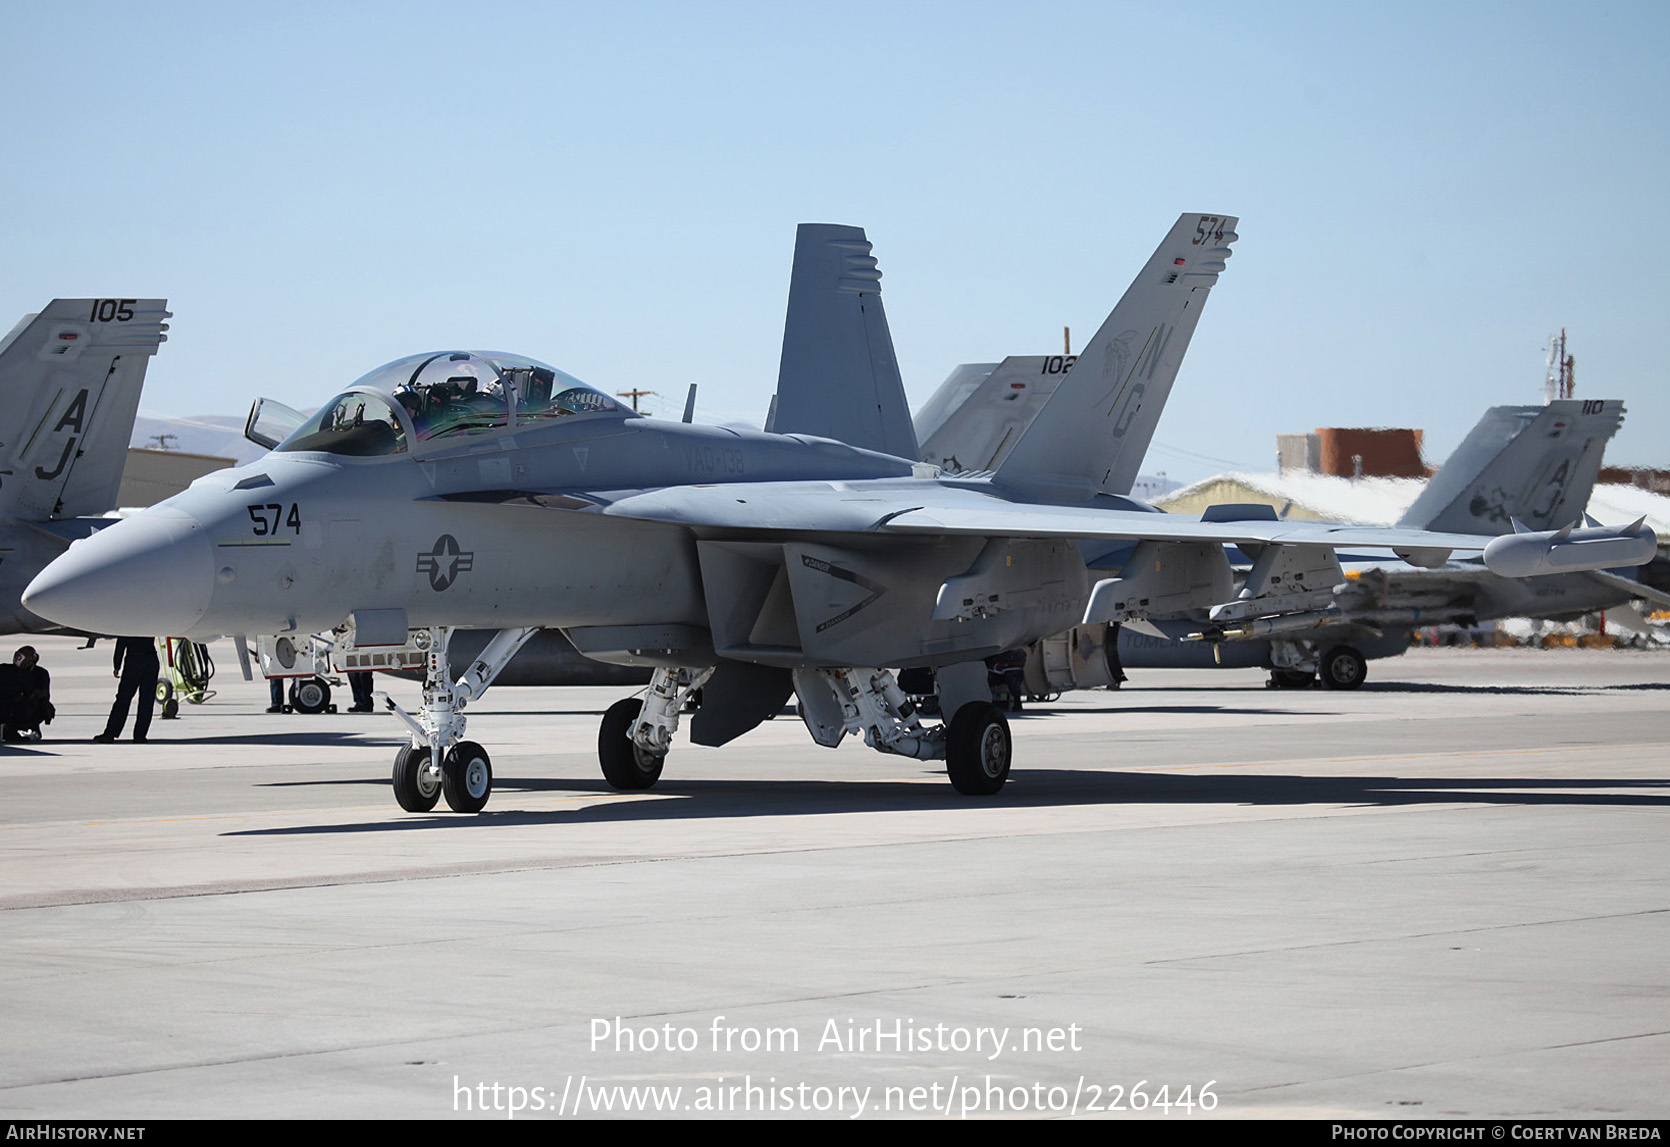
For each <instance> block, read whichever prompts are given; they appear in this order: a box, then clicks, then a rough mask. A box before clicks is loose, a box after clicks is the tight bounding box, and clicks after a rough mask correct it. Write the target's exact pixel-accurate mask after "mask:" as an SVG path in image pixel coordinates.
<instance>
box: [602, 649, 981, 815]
mask: <svg viewBox="0 0 1670 1147" xmlns="http://www.w3.org/2000/svg"><path fill="white" fill-rule="evenodd" d="M712 675H713V670H711V669H657V670H656V671H655V676H654V677H653V678H652V679H651V681H650V686H649V689H648V690H647V691H646V693H645V696H644V697H643V698H641V699H640V698H638V697H628V698H626V699H625V700H622V701H617V702H615V703H614V704H613V705H611V706H610V707H609V710H608V712H606V713H604V714H603V722H602V724H601V725H600V726H599V728H598V731H597V757H598V762H599V763H600V764H601V765H602V767H603V777H604V779H605V780H607V781H608V782H609V783H610V784H611V785H613V786H614V787H615V788H617V789H621V790H625V791H638V790H643V789H647V788H650V787H651V786H652V785H654V784H655V782H656V781H657V780H659V779H660V777H661V768H662V765H663V764H664V763H665V761H666V759H667V750H668V748H669V747H670V746H671V744H672V739H673V734H674V733H676V732H677V731H678V720H679V714H680V712H682V711H683V710H684V708H685V705H686V703H687V702H688V701H689V700H690V697H691V695H692V694H693V693H695V692H696V691H697V690H699V689H700V688H701V687H702V685H703V684H704V683H705V682H706V681H707V679H708V678H709V677H711V676H712ZM794 680H795V691H796V693H797V694H798V695H799V697H800V716H801V719H802V720H803V721H804V722H805V723H806V728H807V730H808V731H809V732H810V733H811V734H812V739H813V740H814V741H816V742H817V743H818V744H820V745H823V746H825V747H826V748H834V747H835V746H836V745H838V744H840V743H841V740H842V738H844V737H845V736H846V735H847V734H848V733H852V734H854V735H857V736H862V737H863V738H864V740H865V742H866V743H867V744H868V745H869V746H870V747H871V748H872V749H875V750H876V751H877V752H882V753H897V754H899V755H900V756H905V757H915V758H916V759H918V760H924V761H936V760H944V761H945V771H946V774H947V775H948V776H949V777H950V778H951V784H952V786H953V787H954V788H955V789H956V790H957V791H958V792H959V793H962V794H963V795H965V796H990V795H991V794H993V793H995V792H997V791H998V790H999V789H1001V788H1002V787H1003V784H1004V782H1005V781H1007V780H1008V779H1009V760H1010V755H1011V747H1012V742H1011V739H1010V736H1009V722H1008V720H1007V719H1006V718H1005V717H1004V716H1003V713H1002V711H1001V710H999V709H998V707H997V706H996V705H993V704H991V703H990V702H989V701H970V702H969V703H967V704H965V705H963V706H962V707H961V708H959V709H958V710H957V712H956V714H955V715H954V716H953V717H952V718H951V722H950V724H948V725H932V726H930V725H924V724H923V723H922V721H921V718H920V717H919V716H918V711H917V708H916V706H915V704H914V703H913V702H912V701H911V700H910V698H909V697H908V696H906V695H905V693H904V692H903V691H902V690H901V689H900V688H899V686H898V683H897V682H896V681H895V680H894V679H893V674H892V673H891V672H890V671H888V670H885V669H799V670H796V671H795V675H794Z"/></svg>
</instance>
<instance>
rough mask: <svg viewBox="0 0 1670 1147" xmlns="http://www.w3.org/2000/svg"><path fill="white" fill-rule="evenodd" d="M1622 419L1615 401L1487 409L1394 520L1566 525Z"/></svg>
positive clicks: (1462, 528)
mask: <svg viewBox="0 0 1670 1147" xmlns="http://www.w3.org/2000/svg"><path fill="white" fill-rule="evenodd" d="M1623 420H1624V404H1623V403H1622V402H1620V401H1619V400H1618V399H1615V398H1611V399H1593V398H1591V399H1582V400H1580V399H1574V398H1567V399H1557V400H1556V401H1554V402H1550V403H1549V404H1548V405H1546V406H1494V407H1491V408H1490V409H1489V410H1487V411H1485V413H1484V417H1483V418H1481V419H1479V422H1478V425H1476V426H1474V427H1473V429H1472V430H1471V431H1469V432H1468V435H1467V437H1466V438H1464V439H1463V440H1462V442H1461V445H1460V446H1458V447H1456V449H1455V453H1454V454H1452V455H1450V459H1449V461H1447V462H1445V463H1444V466H1443V468H1442V469H1440V470H1439V471H1438V473H1437V474H1435V475H1433V477H1432V480H1431V481H1430V482H1428V483H1427V485H1426V489H1425V490H1423V491H1421V496H1420V497H1419V498H1416V499H1415V502H1414V504H1413V505H1411V506H1410V507H1409V509H1408V511H1407V512H1406V513H1405V514H1404V515H1403V518H1402V520H1401V521H1399V522H1398V525H1400V526H1405V527H1409V528H1412V529H1421V530H1437V531H1440V532H1443V533H1456V534H1508V533H1512V532H1513V519H1514V518H1518V519H1519V520H1520V521H1521V522H1524V523H1525V524H1526V525H1527V526H1529V527H1530V528H1531V529H1533V530H1556V529H1560V528H1562V527H1564V526H1569V525H1571V524H1572V523H1573V522H1575V521H1577V520H1578V518H1580V517H1581V516H1582V514H1583V507H1584V506H1586V505H1588V502H1589V495H1590V493H1591V492H1592V491H1593V490H1594V487H1595V479H1596V478H1597V477H1598V476H1599V474H1600V464H1601V456H1602V455H1603V454H1604V453H1605V451H1606V444H1607V442H1608V441H1610V440H1611V438H1612V435H1614V434H1616V433H1617V432H1618V427H1619V426H1621V425H1622V424H1623Z"/></svg>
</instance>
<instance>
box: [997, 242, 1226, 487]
mask: <svg viewBox="0 0 1670 1147" xmlns="http://www.w3.org/2000/svg"><path fill="white" fill-rule="evenodd" d="M1238 222H1239V220H1237V219H1235V218H1234V217H1232V216H1228V215H1192V214H1191V215H1184V216H1182V217H1181V218H1180V219H1178V221H1177V224H1176V225H1175V226H1174V227H1172V229H1171V231H1170V233H1169V234H1167V235H1166V237H1165V241H1164V242H1162V243H1161V244H1160V246H1159V247H1158V248H1157V249H1156V250H1155V252H1154V255H1153V257H1152V258H1150V259H1149V260H1148V264H1147V266H1145V267H1143V269H1142V273H1141V274H1139V275H1138V276H1137V277H1136V281H1135V282H1133V283H1132V284H1131V286H1130V288H1129V289H1128V290H1127V291H1126V292H1125V295H1124V297H1123V298H1121V299H1120V300H1119V305H1118V306H1116V307H1114V308H1113V312H1112V313H1111V314H1109V315H1108V317H1107V321H1106V322H1104V323H1103V324H1102V326H1101V329H1100V330H1098V331H1097V332H1096V335H1095V337H1094V338H1092V339H1091V340H1090V342H1089V343H1088V344H1086V346H1085V348H1084V350H1083V352H1082V353H1081V354H1080V355H1079V357H1078V361H1077V363H1075V364H1074V366H1073V369H1072V372H1071V373H1069V374H1068V375H1067V377H1066V378H1065V379H1064V380H1063V381H1062V383H1061V385H1060V387H1059V388H1057V390H1056V392H1055V395H1054V396H1053V397H1052V398H1051V399H1050V400H1049V401H1048V402H1047V403H1045V404H1044V409H1043V410H1042V411H1040V412H1039V414H1038V417H1037V418H1035V419H1034V420H1033V422H1032V425H1031V426H1029V427H1028V428H1027V429H1026V431H1025V432H1024V433H1023V434H1022V435H1021V436H1020V439H1019V441H1017V442H1016V443H1015V447H1014V449H1013V450H1012V451H1011V452H1010V454H1009V457H1008V458H1007V459H1005V460H1004V461H1003V462H1002V463H1001V464H1000V465H999V466H998V468H997V473H996V475H995V476H994V479H993V480H994V481H995V482H997V483H999V484H1001V485H1005V486H1011V487H1018V488H1021V489H1025V490H1032V491H1037V492H1040V493H1045V492H1051V493H1056V494H1069V495H1074V496H1080V497H1088V496H1090V495H1092V494H1096V493H1103V494H1126V493H1129V492H1130V489H1131V483H1132V482H1134V481H1135V480H1136V476H1137V470H1138V468H1139V467H1140V466H1141V465H1142V456H1143V455H1144V454H1146V453H1147V452H1148V443H1149V441H1150V440H1151V439H1152V438H1153V437H1154V427H1155V426H1156V425H1157V424H1158V423H1159V421H1160V412H1161V411H1162V410H1163V409H1164V408H1165V403H1166V398H1167V396H1168V395H1169V394H1170V393H1171V384H1172V381H1173V380H1174V379H1175V378H1176V377H1177V368H1178V365H1179V364H1180V363H1181V362H1182V361H1183V352H1184V351H1185V350H1187V349H1188V346H1189V339H1190V337H1191V336H1192V335H1193V334H1194V329H1195V324H1196V323H1197V322H1199V321H1200V312H1201V309H1202V308H1203V307H1205V305H1206V296H1207V294H1208V293H1209V292H1210V291H1211V288H1212V285H1213V284H1214V283H1216V282H1217V281H1218V274H1219V273H1220V272H1221V271H1223V269H1224V260H1225V259H1227V258H1229V254H1230V251H1229V245H1230V244H1231V243H1233V242H1235V240H1236V234H1235V225H1236V224H1237V223H1238Z"/></svg>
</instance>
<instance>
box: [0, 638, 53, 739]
mask: <svg viewBox="0 0 1670 1147" xmlns="http://www.w3.org/2000/svg"><path fill="white" fill-rule="evenodd" d="M55 716H57V713H56V711H55V710H54V709H53V707H52V674H50V673H48V672H47V671H46V670H45V669H42V668H41V666H40V658H39V656H38V655H37V654H36V653H35V647H34V646H33V645H25V646H23V647H22V648H21V649H19V650H18V651H17V653H16V654H15V655H14V656H13V657H12V663H11V664H10V665H0V722H3V724H4V727H5V739H6V740H8V741H26V740H33V741H38V740H40V739H41V726H42V725H43V724H51V723H52V718H53V717H55Z"/></svg>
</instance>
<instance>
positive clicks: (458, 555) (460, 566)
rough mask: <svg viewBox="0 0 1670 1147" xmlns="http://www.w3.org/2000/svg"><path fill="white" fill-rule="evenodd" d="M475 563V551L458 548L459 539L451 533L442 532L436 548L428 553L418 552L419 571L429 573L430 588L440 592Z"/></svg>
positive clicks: (437, 539) (436, 540) (436, 542)
mask: <svg viewBox="0 0 1670 1147" xmlns="http://www.w3.org/2000/svg"><path fill="white" fill-rule="evenodd" d="M474 565H475V551H474V550H461V549H459V548H458V539H457V538H455V537H453V536H452V535H451V534H442V535H441V536H440V537H438V538H436V539H435V548H434V549H432V550H430V551H429V552H428V553H424V552H422V551H419V552H418V556H417V572H418V573H420V574H428V575H429V588H430V589H432V590H434V591H435V592H436V593H440V592H441V591H442V590H444V589H446V588H447V587H448V586H450V585H451V584H452V583H453V582H455V581H457V580H458V575H459V574H461V573H464V572H465V571H466V570H468V569H470V568H471V567H472V566H474Z"/></svg>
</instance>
